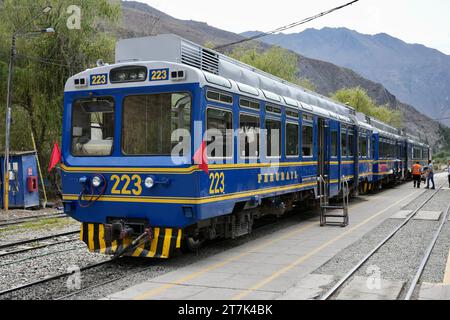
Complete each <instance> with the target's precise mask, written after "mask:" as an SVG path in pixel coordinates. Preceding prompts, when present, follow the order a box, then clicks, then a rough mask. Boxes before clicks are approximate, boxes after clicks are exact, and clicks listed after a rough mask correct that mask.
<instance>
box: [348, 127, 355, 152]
mask: <svg viewBox="0 0 450 320" xmlns="http://www.w3.org/2000/svg"><path fill="white" fill-rule="evenodd" d="M347 156H349V157H354V156H355V136H354V135H353V132H349V133H348V148H347Z"/></svg>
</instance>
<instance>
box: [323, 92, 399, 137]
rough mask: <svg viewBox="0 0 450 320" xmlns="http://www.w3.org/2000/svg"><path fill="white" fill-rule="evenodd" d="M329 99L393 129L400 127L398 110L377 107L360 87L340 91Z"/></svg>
mask: <svg viewBox="0 0 450 320" xmlns="http://www.w3.org/2000/svg"><path fill="white" fill-rule="evenodd" d="M331 98H332V99H334V100H336V101H339V102H341V103H343V104H348V105H349V106H351V107H353V108H355V109H356V111H359V112H362V113H365V114H367V115H369V116H371V117H374V118H376V119H378V120H381V121H383V122H385V123H388V124H390V125H392V126H394V127H397V128H399V127H400V126H401V123H402V114H401V112H400V111H399V110H393V109H392V108H389V107H387V106H379V105H377V104H376V103H375V101H374V100H373V99H372V98H370V97H369V95H368V94H367V92H366V91H365V90H364V89H362V88H361V87H356V88H344V89H340V90H338V91H336V92H335V93H334V94H333V95H332V96H331Z"/></svg>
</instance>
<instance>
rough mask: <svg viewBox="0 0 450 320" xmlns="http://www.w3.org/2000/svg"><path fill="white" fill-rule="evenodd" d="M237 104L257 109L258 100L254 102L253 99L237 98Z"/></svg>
mask: <svg viewBox="0 0 450 320" xmlns="http://www.w3.org/2000/svg"><path fill="white" fill-rule="evenodd" d="M239 105H240V106H241V107H242V108H249V109H254V110H259V102H256V101H254V100H248V99H244V98H241V99H239Z"/></svg>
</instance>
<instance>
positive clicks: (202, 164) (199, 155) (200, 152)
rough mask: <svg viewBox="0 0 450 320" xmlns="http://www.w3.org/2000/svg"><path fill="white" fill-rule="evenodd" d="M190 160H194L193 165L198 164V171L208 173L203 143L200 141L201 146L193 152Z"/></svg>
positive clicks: (204, 144)
mask: <svg viewBox="0 0 450 320" xmlns="http://www.w3.org/2000/svg"><path fill="white" fill-rule="evenodd" d="M192 159H193V160H194V163H195V164H198V167H199V169H202V170H203V171H204V172H206V173H209V169H208V159H207V157H206V142H205V141H202V144H201V145H200V147H199V148H198V149H197V151H195V154H194V157H193V158H192Z"/></svg>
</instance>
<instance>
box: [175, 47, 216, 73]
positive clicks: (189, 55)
mask: <svg viewBox="0 0 450 320" xmlns="http://www.w3.org/2000/svg"><path fill="white" fill-rule="evenodd" d="M181 62H182V63H184V64H186V65H188V66H191V67H194V68H198V69H200V70H203V71H207V72H210V73H213V74H219V55H218V54H216V53H214V52H212V51H209V50H207V49H204V48H202V47H200V46H194V45H192V44H190V43H187V42H185V41H182V43H181Z"/></svg>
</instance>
